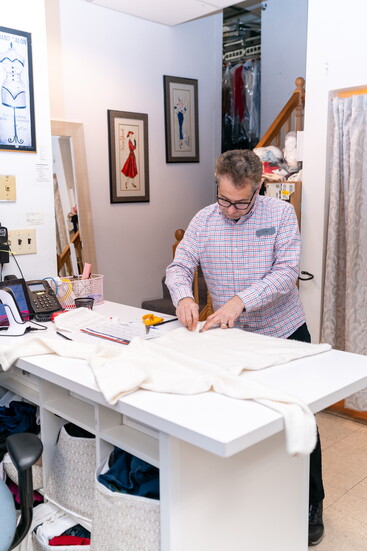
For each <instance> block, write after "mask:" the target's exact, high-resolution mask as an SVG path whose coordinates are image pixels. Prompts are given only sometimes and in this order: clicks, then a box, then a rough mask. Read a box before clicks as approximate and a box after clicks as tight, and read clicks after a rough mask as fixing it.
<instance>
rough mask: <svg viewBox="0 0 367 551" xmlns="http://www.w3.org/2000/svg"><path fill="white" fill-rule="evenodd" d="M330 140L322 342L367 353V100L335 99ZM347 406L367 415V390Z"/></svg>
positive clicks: (347, 349) (351, 399)
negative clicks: (365, 412)
mask: <svg viewBox="0 0 367 551" xmlns="http://www.w3.org/2000/svg"><path fill="white" fill-rule="evenodd" d="M330 136H331V145H330V175H329V176H330V205H329V222H328V236H327V253H326V270H325V288H324V301H323V320H322V340H323V341H324V342H328V343H330V344H331V345H332V346H333V347H334V348H337V349H338V350H346V351H348V352H355V353H357V354H367V96H366V95H355V96H352V97H349V98H334V99H333V100H332V102H331V132H330ZM347 368H348V366H346V369H347ZM345 405H346V407H352V408H354V409H359V410H367V389H365V390H363V391H361V392H358V393H357V394H354V395H353V396H352V397H351V398H349V399H348V402H347V403H346V404H345Z"/></svg>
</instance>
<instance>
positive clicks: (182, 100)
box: [163, 75, 199, 163]
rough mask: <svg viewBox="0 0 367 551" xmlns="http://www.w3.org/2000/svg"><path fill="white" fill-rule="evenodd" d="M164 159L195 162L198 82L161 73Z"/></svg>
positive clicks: (197, 153) (196, 153)
mask: <svg viewBox="0 0 367 551" xmlns="http://www.w3.org/2000/svg"><path fill="white" fill-rule="evenodd" d="M163 81H164V111H165V123H166V162H167V163H198V162H199V123H198V81H197V80H196V79H192V78H180V77H171V76H167V75H164V77H163Z"/></svg>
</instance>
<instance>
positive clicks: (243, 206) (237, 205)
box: [217, 189, 257, 210]
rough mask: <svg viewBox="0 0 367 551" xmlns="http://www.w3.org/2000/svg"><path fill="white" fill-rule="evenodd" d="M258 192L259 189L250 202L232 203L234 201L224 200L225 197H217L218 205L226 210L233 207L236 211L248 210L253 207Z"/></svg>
mask: <svg viewBox="0 0 367 551" xmlns="http://www.w3.org/2000/svg"><path fill="white" fill-rule="evenodd" d="M256 192H257V189H255V191H254V193H253V194H252V196H251V199H250V200H249V201H236V202H235V203H232V201H229V200H228V199H223V197H219V195H217V203H218V205H220V206H221V207H225V208H226V209H229V207H230V206H231V205H232V206H233V207H234V208H235V209H238V210H246V209H248V207H249V206H250V205H251V203H252V200H253V198H254V197H255V193H256Z"/></svg>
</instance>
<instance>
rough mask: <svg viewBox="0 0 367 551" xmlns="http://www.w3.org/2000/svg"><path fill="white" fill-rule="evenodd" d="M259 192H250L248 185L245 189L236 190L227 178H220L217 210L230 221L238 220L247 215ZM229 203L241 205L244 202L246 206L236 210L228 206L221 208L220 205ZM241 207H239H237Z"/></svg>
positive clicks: (250, 188)
mask: <svg viewBox="0 0 367 551" xmlns="http://www.w3.org/2000/svg"><path fill="white" fill-rule="evenodd" d="M258 193H259V190H257V191H256V192H255V193H254V192H253V190H252V186H251V185H250V184H247V185H245V187H243V188H241V189H238V188H236V187H235V186H234V184H233V182H232V179H231V178H230V177H229V176H220V177H219V178H218V199H217V200H218V203H219V208H220V210H221V211H222V213H223V214H224V215H225V216H227V218H230V219H231V220H238V219H239V218H241V216H244V215H245V214H248V213H249V212H250V210H251V209H252V207H253V205H254V202H255V199H256V196H257V195H258ZM226 201H229V202H230V203H237V204H238V203H241V202H245V203H248V204H244V205H242V206H243V207H244V208H236V207H235V206H234V205H232V204H230V205H229V206H223V205H221V203H223V204H224V203H225V202H226ZM237 206H239V207H241V205H237Z"/></svg>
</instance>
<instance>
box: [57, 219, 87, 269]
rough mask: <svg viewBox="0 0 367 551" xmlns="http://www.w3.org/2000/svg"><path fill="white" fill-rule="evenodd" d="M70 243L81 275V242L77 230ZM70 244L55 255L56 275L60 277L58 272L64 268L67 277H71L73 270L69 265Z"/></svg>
mask: <svg viewBox="0 0 367 551" xmlns="http://www.w3.org/2000/svg"><path fill="white" fill-rule="evenodd" d="M70 243H73V245H74V247H75V252H76V257H77V262H78V270H79V273H81V267H82V266H81V259H82V241H81V239H80V233H79V230H77V231H76V232H75V233H74V235H73V237H72V238H71V239H70ZM70 243H68V244H67V245H66V247H65V248H64V250H63V251H62V253H60V254H58V255H57V273H58V274H59V275H60V270H61V269H62V268H63V267H64V266H65V267H66V272H67V274H69V275H73V269H72V265H71V252H70Z"/></svg>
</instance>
